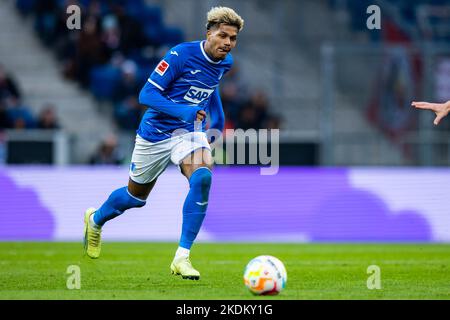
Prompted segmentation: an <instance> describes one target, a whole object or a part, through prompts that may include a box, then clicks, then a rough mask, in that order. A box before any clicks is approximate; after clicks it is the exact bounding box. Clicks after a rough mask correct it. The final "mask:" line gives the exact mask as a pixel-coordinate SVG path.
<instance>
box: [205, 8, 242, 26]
mask: <svg viewBox="0 0 450 320" xmlns="http://www.w3.org/2000/svg"><path fill="white" fill-rule="evenodd" d="M206 16H207V23H206V29H207V30H209V29H211V28H213V27H218V26H219V25H220V24H221V23H224V24H226V25H230V26H235V27H236V28H237V29H238V32H239V31H241V30H242V28H244V19H242V18H241V16H240V15H238V14H237V13H236V12H235V11H234V10H233V9H231V8H227V7H213V8H211V10H209V11H208V14H207V15H206Z"/></svg>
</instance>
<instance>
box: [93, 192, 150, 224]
mask: <svg viewBox="0 0 450 320" xmlns="http://www.w3.org/2000/svg"><path fill="white" fill-rule="evenodd" d="M145 203H146V201H145V200H141V199H138V198H136V197H133V196H132V195H131V194H130V193H129V192H128V188H127V187H123V188H120V189H117V190H116V191H114V192H113V193H111V195H110V196H109V198H108V200H106V202H105V203H104V204H103V205H102V206H101V207H100V209H98V210H97V211H95V213H94V217H93V220H94V222H95V224H96V225H98V226H103V225H104V224H105V222H106V221H108V220H111V219H114V218H115V217H117V216H119V215H121V214H122V213H123V212H124V211H125V210H127V209H130V208H139V207H143V206H144V205H145Z"/></svg>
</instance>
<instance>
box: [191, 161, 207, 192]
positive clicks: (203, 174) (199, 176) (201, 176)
mask: <svg viewBox="0 0 450 320" xmlns="http://www.w3.org/2000/svg"><path fill="white" fill-rule="evenodd" d="M211 182H212V173H211V170H210V169H209V168H207V167H200V168H198V169H196V170H195V171H194V172H193V173H192V175H191V178H190V179H189V184H190V187H191V188H198V189H200V190H201V191H202V193H203V194H205V193H206V194H207V193H208V192H209V189H210V188H211Z"/></svg>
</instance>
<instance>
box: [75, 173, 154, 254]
mask: <svg viewBox="0 0 450 320" xmlns="http://www.w3.org/2000/svg"><path fill="white" fill-rule="evenodd" d="M155 183H156V179H155V180H153V181H152V182H150V183H147V184H138V183H136V182H134V181H133V180H131V179H129V181H128V187H126V186H125V187H122V188H119V189H117V190H115V191H113V192H112V193H111V195H110V196H109V197H108V199H107V200H106V201H105V202H104V203H103V204H102V206H101V207H100V208H99V209H98V210H95V208H89V209H87V210H86V212H85V216H84V222H85V230H84V234H85V235H84V241H85V243H84V247H85V250H86V253H87V255H88V256H89V257H91V258H98V257H99V256H100V250H101V232H102V227H103V225H104V224H105V223H106V222H107V221H109V220H111V219H114V218H116V217H117V216H119V215H121V214H122V213H124V212H125V211H126V210H128V209H131V208H140V207H143V206H144V205H145V203H146V199H147V197H148V195H149V193H150V191H151V190H152V188H153V186H154V185H155Z"/></svg>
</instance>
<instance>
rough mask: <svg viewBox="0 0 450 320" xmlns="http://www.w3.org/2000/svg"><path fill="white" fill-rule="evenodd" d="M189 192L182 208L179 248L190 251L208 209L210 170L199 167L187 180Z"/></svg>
mask: <svg viewBox="0 0 450 320" xmlns="http://www.w3.org/2000/svg"><path fill="white" fill-rule="evenodd" d="M189 185H190V190H189V193H188V195H187V197H186V200H185V201H184V206H183V227H182V231H181V239H180V247H183V248H186V249H191V247H192V244H193V243H194V240H195V238H196V237H197V234H198V232H199V231H200V227H201V226H202V223H203V219H204V218H205V215H206V208H207V207H208V198H209V188H210V187H211V170H209V169H208V168H206V167H201V168H198V169H197V170H195V171H194V172H193V173H192V175H191V178H190V179H189Z"/></svg>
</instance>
